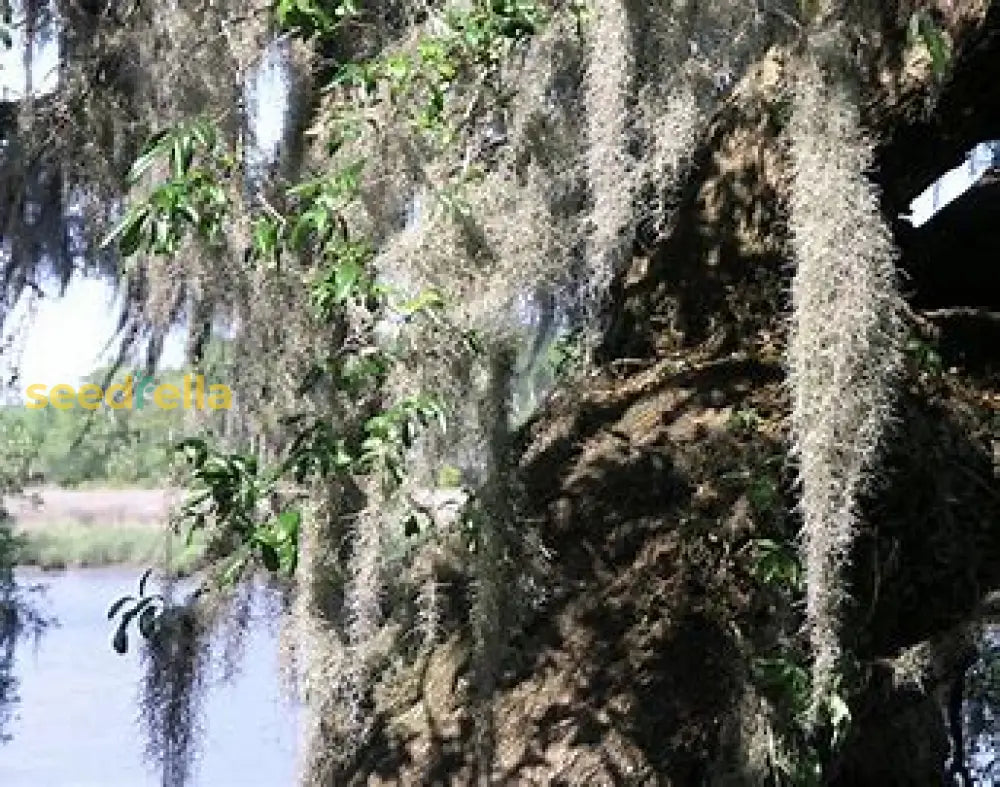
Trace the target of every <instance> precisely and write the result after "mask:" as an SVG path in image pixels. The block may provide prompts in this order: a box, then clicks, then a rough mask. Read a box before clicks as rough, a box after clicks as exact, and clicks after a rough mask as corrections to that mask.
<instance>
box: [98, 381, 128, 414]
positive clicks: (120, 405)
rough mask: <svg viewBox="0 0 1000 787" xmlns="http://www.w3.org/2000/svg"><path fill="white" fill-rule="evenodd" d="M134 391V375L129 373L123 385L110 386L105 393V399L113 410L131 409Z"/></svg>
mask: <svg viewBox="0 0 1000 787" xmlns="http://www.w3.org/2000/svg"><path fill="white" fill-rule="evenodd" d="M132 391H133V388H132V375H129V376H128V377H126V378H125V382H124V383H123V384H122V385H111V386H108V390H107V392H106V393H105V394H104V401H105V402H107V405H108V407H110V408H111V409H112V410H131V409H132ZM119 394H121V396H119Z"/></svg>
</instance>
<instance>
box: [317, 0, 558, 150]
mask: <svg viewBox="0 0 1000 787" xmlns="http://www.w3.org/2000/svg"><path fill="white" fill-rule="evenodd" d="M546 18H547V13H546V11H545V10H544V9H543V7H542V6H541V5H540V4H538V3H537V2H534V0H485V1H484V0H478V1H477V2H475V3H473V4H472V6H471V7H470V8H462V9H458V8H449V9H448V10H447V11H446V13H445V17H444V21H445V25H446V29H445V31H444V32H442V33H440V34H435V35H425V36H424V37H423V38H421V40H420V41H419V42H418V44H417V47H416V52H415V53H400V52H394V53H392V54H389V55H387V56H385V57H383V58H377V59H374V60H371V61H367V62H363V63H355V62H350V63H346V64H344V65H343V66H342V67H341V68H340V70H339V71H338V73H337V74H336V75H335V76H334V78H333V79H332V81H331V82H330V84H329V86H328V89H332V88H335V87H341V88H351V89H353V90H355V91H357V93H358V94H359V95H361V96H365V97H371V98H374V97H375V96H377V95H378V85H379V84H384V85H385V86H386V87H387V93H388V95H389V96H390V99H391V100H392V101H393V102H395V103H403V102H404V101H405V102H406V103H407V104H409V105H412V106H413V107H415V109H414V111H413V114H412V121H413V123H414V125H415V127H416V128H418V129H419V130H421V131H422V132H424V133H425V134H427V136H428V137H430V138H432V139H437V140H439V141H441V142H443V143H447V141H448V140H449V139H450V138H451V130H450V129H449V128H448V120H447V107H448V101H449V96H450V95H451V88H452V86H453V85H454V84H455V83H456V82H457V80H458V79H459V78H460V77H461V76H462V75H463V74H464V73H468V72H470V71H471V70H473V69H485V70H486V71H487V72H489V71H492V70H494V69H496V67H497V66H498V64H499V63H500V61H501V60H502V58H503V56H504V55H505V54H506V52H507V51H508V50H509V47H510V46H511V45H513V44H516V43H517V42H519V41H522V40H523V39H525V38H527V37H529V36H531V35H534V34H535V33H536V32H537V30H538V28H539V27H540V26H541V25H542V24H543V23H544V22H545V20H546ZM343 130H344V126H343V125H341V126H339V127H338V129H337V131H336V132H335V133H334V135H333V137H332V138H331V143H332V144H333V146H336V145H338V144H339V143H340V141H341V134H342V133H343Z"/></svg>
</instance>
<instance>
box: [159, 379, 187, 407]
mask: <svg viewBox="0 0 1000 787" xmlns="http://www.w3.org/2000/svg"><path fill="white" fill-rule="evenodd" d="M180 395H181V392H180V391H178V390H177V386H176V385H169V384H167V383H165V384H163V385H158V386H156V388H155V389H154V391H153V403H154V404H155V405H156V406H157V407H159V408H161V409H163V410H173V409H174V408H176V407H177V404H178V402H177V399H178V398H179V397H180ZM168 397H169V398H168Z"/></svg>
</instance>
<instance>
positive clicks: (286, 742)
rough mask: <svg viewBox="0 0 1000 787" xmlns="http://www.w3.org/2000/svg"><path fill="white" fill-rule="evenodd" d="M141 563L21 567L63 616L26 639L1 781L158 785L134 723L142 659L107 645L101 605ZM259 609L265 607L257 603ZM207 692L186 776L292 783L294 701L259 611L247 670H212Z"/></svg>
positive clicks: (229, 782)
mask: <svg viewBox="0 0 1000 787" xmlns="http://www.w3.org/2000/svg"><path fill="white" fill-rule="evenodd" d="M138 573H139V572H137V571H133V570H131V569H120V568H115V569H81V570H72V571H66V572H58V573H46V574H41V573H34V572H30V573H29V572H22V573H20V574H19V579H20V580H21V581H24V582H30V583H34V582H41V583H43V584H45V585H46V586H47V588H48V590H47V594H46V603H45V609H46V612H47V613H48V614H49V615H50V616H51V615H54V616H55V617H56V618H57V619H58V621H59V626H58V628H50V629H49V630H48V631H46V633H45V634H44V635H43V636H42V638H41V639H40V640H39V642H38V645H37V648H33V646H32V643H31V642H30V641H27V642H22V643H21V644H20V646H19V648H18V651H17V656H16V659H17V663H16V666H15V674H16V675H17V678H18V680H19V687H18V694H19V695H20V698H21V700H20V702H19V703H18V704H17V706H16V707H15V717H14V721H13V723H12V725H11V726H10V729H9V730H8V732H9V733H10V734H11V735H13V740H12V741H11V742H10V743H8V744H6V745H2V744H0V785H2V787H159V784H160V782H159V777H158V774H157V772H156V770H155V769H154V768H152V767H151V766H149V765H148V764H146V763H145V762H144V761H143V756H142V752H143V746H144V743H143V736H142V732H141V730H140V728H139V726H138V723H137V718H138V706H137V703H136V698H137V696H138V687H139V680H140V677H141V669H140V667H141V664H140V655H139V651H138V648H136V647H135V639H137V636H136V635H133V634H132V632H131V631H130V634H129V641H130V648H129V652H128V653H127V654H126V655H124V656H119V655H118V654H117V653H115V652H114V651H113V650H112V649H111V644H110V637H111V634H112V633H113V632H112V627H111V624H110V623H109V622H108V620H107V617H106V612H107V608H108V605H109V604H110V603H111V601H113V600H114V599H115V598H117V597H118V596H120V595H124V594H126V593H133V592H134V589H135V584H136V580H137V578H138ZM255 612H258V613H259V612H260V610H256V611H255ZM210 685H211V688H210V689H209V693H208V695H207V697H206V700H205V708H206V714H205V720H204V721H205V725H204V735H203V737H202V752H201V755H200V757H199V759H198V762H197V765H196V767H195V774H194V779H193V781H192V785H193V787H290V785H292V784H294V782H295V739H296V723H295V717H296V714H295V709H294V707H293V706H292V705H291V704H290V703H289V702H288V701H287V700H286V699H285V698H284V696H283V694H282V692H281V690H280V686H279V680H278V661H277V634H276V632H275V630H274V628H273V626H271V625H270V624H269V623H268V622H267V621H266V620H265V616H263V615H262V614H255V616H254V621H253V624H252V626H251V629H250V631H249V633H248V635H247V639H246V651H245V653H244V656H243V660H242V670H241V672H240V673H239V674H238V675H237V676H236V678H235V679H234V680H233V681H232V682H231V683H225V682H222V681H221V680H220V679H219V671H218V670H217V671H216V672H215V673H214V674H213V676H212V678H211V679H210Z"/></svg>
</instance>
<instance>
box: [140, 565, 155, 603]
mask: <svg viewBox="0 0 1000 787" xmlns="http://www.w3.org/2000/svg"><path fill="white" fill-rule="evenodd" d="M152 573H153V569H152V568H147V569H146V570H145V571H144V572H143V575H142V577H141V578H140V579H139V595H140V596H145V595H146V583H147V582H148V581H149V575H150V574H152Z"/></svg>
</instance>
